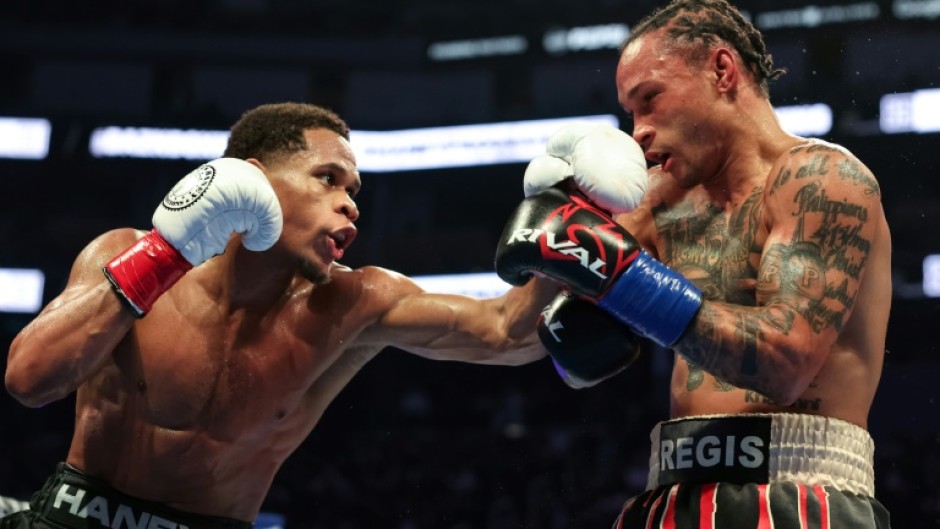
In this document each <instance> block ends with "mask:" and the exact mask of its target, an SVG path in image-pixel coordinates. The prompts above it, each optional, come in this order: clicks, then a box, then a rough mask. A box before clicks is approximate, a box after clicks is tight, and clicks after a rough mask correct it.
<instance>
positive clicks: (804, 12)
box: [756, 2, 881, 29]
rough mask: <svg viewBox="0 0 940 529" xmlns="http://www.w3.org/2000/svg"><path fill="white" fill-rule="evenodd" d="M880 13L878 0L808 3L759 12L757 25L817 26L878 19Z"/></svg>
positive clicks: (782, 26) (784, 26)
mask: <svg viewBox="0 0 940 529" xmlns="http://www.w3.org/2000/svg"><path fill="white" fill-rule="evenodd" d="M880 15H881V9H880V8H879V7H878V3H877V2H859V3H855V4H845V5H834V6H815V5H808V6H805V7H801V8H798V9H784V10H780V11H765V12H763V13H758V15H757V23H756V25H757V27H759V28H760V29H779V28H815V27H818V26H825V25H829V24H844V23H847V22H860V21H865V20H877V19H878V17H879V16H880Z"/></svg>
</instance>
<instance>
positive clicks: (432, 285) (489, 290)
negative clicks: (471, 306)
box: [411, 272, 511, 298]
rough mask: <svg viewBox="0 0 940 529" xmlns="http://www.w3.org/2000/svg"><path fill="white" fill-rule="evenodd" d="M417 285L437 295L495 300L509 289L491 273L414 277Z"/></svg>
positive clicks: (508, 286) (506, 284) (507, 285)
mask: <svg viewBox="0 0 940 529" xmlns="http://www.w3.org/2000/svg"><path fill="white" fill-rule="evenodd" d="M411 279H413V280H414V281H415V282H416V283H418V285H419V286H420V287H421V288H423V289H424V290H427V291H428V292H434V293H437V294H461V295H464V296H470V297H473V298H495V297H498V296H501V295H503V294H504V293H505V292H506V291H507V290H509V289H510V288H511V287H510V285H509V284H508V283H506V282H505V281H503V280H502V279H500V278H499V276H498V275H496V274H495V273H493V272H480V273H475V274H441V275H427V276H414V277H412V278H411Z"/></svg>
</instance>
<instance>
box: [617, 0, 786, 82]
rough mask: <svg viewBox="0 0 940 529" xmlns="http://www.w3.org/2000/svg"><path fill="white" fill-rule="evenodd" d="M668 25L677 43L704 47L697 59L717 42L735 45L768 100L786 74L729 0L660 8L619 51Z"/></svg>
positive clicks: (686, 0)
mask: <svg viewBox="0 0 940 529" xmlns="http://www.w3.org/2000/svg"><path fill="white" fill-rule="evenodd" d="M665 26H669V29H668V31H667V34H668V35H669V37H670V38H671V39H672V40H673V41H674V42H676V43H680V44H681V43H682V41H683V40H684V41H686V42H687V43H694V42H696V41H698V42H701V43H702V44H703V48H702V49H701V53H700V54H699V55H697V56H695V58H704V54H705V52H706V51H707V50H708V48H710V47H711V46H713V45H715V44H716V43H717V42H718V40H722V41H724V42H726V43H728V44H730V45H731V46H733V47H734V49H735V50H737V52H738V54H740V55H741V58H742V59H743V60H744V63H745V64H746V65H747V67H748V69H749V70H750V71H751V73H752V74H753V75H754V80H755V81H756V82H757V85H758V86H760V89H761V91H762V92H763V94H764V95H765V96H766V97H770V81H772V80H774V79H776V78H778V77H780V76H781V75H783V74H784V73H786V70H785V69H784V68H774V63H773V59H772V58H771V56H770V54H769V53H767V46H766V45H765V44H764V37H763V36H762V35H761V34H760V32H759V31H758V30H757V28H755V27H754V26H753V25H752V24H751V23H750V22H748V21H747V20H745V19H744V17H742V16H741V13H740V12H739V11H738V10H737V8H735V7H734V6H732V5H731V4H729V3H728V2H727V1H726V0H673V1H672V2H670V3H669V4H667V5H665V6H663V7H660V8H657V9H656V10H655V11H653V12H652V13H650V15H649V16H647V17H646V18H644V19H643V20H642V21H640V22H639V23H638V24H637V25H636V26H635V27H633V28H632V29H631V31H630V36H629V37H628V38H627V40H626V41H625V42H624V43H623V45H622V46H621V48H620V51H621V53H622V52H623V50H624V49H625V48H626V47H627V46H628V45H629V44H630V43H631V42H633V41H634V40H636V39H637V38H639V37H640V36H642V35H643V34H645V33H648V32H651V31H655V30H658V29H660V28H662V27H665Z"/></svg>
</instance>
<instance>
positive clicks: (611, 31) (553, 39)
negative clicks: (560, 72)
mask: <svg viewBox="0 0 940 529" xmlns="http://www.w3.org/2000/svg"><path fill="white" fill-rule="evenodd" d="M629 35H630V27H629V26H627V25H626V24H604V25H600V26H581V27H574V28H554V29H550V30H548V31H546V32H545V34H544V35H543V36H542V48H544V49H545V51H546V52H548V53H550V54H552V55H561V54H565V53H569V52H579V51H594V50H602V49H617V48H619V47H620V45H621V44H623V42H624V41H625V40H627V37H628V36H629Z"/></svg>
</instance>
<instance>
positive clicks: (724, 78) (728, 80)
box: [712, 46, 741, 93]
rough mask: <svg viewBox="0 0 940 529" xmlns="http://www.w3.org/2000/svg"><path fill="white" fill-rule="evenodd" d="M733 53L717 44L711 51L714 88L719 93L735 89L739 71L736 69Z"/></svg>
mask: <svg viewBox="0 0 940 529" xmlns="http://www.w3.org/2000/svg"><path fill="white" fill-rule="evenodd" d="M738 66H739V65H738V61H737V58H736V56H735V54H734V53H733V52H732V51H731V50H729V49H728V48H725V47H722V46H719V47H718V48H716V49H715V51H714V52H713V53H712V67H713V68H714V70H713V73H714V74H715V88H717V89H718V91H719V92H721V93H734V92H735V91H737V85H738V80H739V78H740V75H741V72H740V71H739V70H738Z"/></svg>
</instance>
